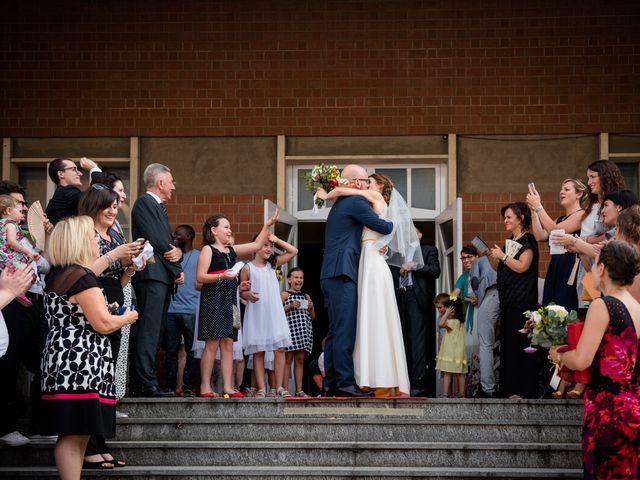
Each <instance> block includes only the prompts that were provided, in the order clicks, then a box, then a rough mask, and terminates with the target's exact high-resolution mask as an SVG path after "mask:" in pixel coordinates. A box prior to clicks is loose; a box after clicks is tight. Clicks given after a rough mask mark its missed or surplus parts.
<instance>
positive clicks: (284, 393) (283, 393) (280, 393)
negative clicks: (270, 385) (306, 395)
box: [276, 387, 293, 398]
mask: <svg viewBox="0 0 640 480" xmlns="http://www.w3.org/2000/svg"><path fill="white" fill-rule="evenodd" d="M276 395H278V396H279V397H280V398H291V397H293V395H291V394H290V393H289V392H287V391H286V390H285V389H284V388H282V387H280V388H279V389H278V390H277V391H276Z"/></svg>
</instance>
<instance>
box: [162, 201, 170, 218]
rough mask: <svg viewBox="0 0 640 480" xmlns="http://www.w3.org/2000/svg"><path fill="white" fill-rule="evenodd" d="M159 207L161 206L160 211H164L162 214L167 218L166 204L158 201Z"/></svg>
mask: <svg viewBox="0 0 640 480" xmlns="http://www.w3.org/2000/svg"><path fill="white" fill-rule="evenodd" d="M160 208H162V211H163V212H164V216H165V217H167V218H169V215H168V214H167V206H166V205H165V204H164V203H163V202H160Z"/></svg>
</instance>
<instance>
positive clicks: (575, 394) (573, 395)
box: [567, 385, 584, 400]
mask: <svg viewBox="0 0 640 480" xmlns="http://www.w3.org/2000/svg"><path fill="white" fill-rule="evenodd" d="M582 395H584V385H583V386H582V388H573V389H572V390H569V391H568V392H567V398H570V399H572V400H578V399H579V398H582Z"/></svg>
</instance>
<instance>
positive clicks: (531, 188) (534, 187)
mask: <svg viewBox="0 0 640 480" xmlns="http://www.w3.org/2000/svg"><path fill="white" fill-rule="evenodd" d="M528 187H529V190H534V191H535V189H536V186H535V184H534V183H533V182H531V183H530V184H529V185H528Z"/></svg>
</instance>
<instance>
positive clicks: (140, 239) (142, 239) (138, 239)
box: [136, 238, 147, 243]
mask: <svg viewBox="0 0 640 480" xmlns="http://www.w3.org/2000/svg"><path fill="white" fill-rule="evenodd" d="M146 241H147V240H146V239H145V238H136V242H139V243H144V242H146Z"/></svg>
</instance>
